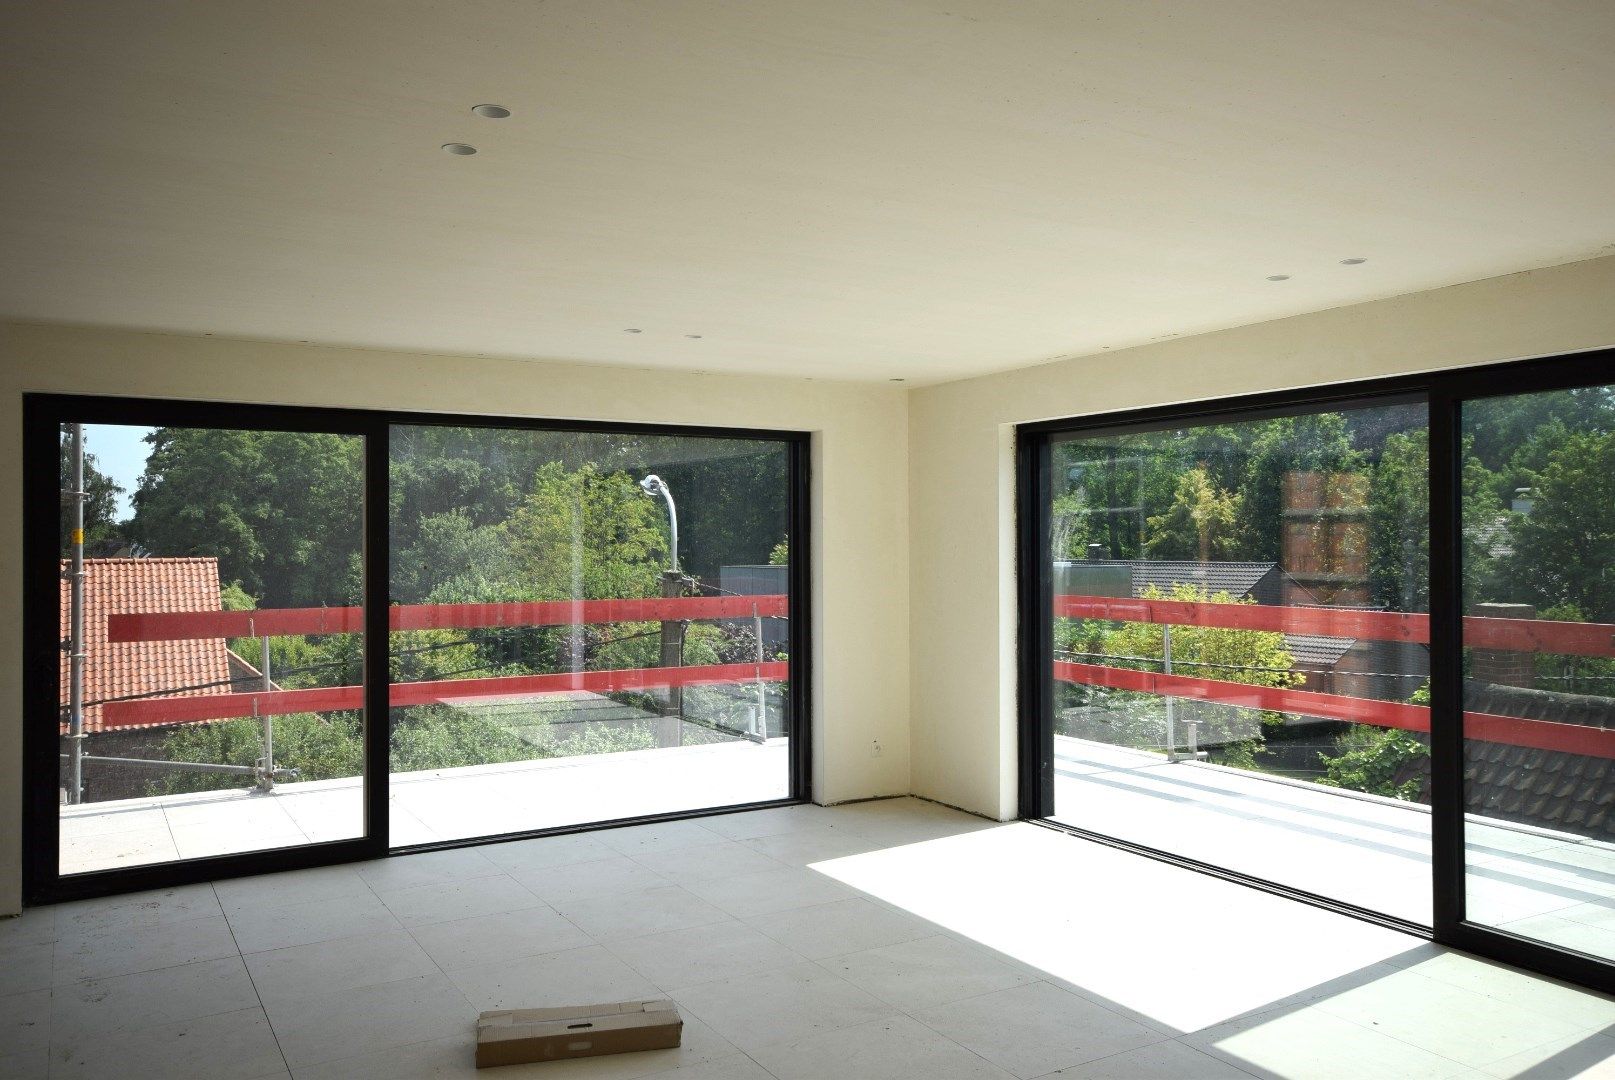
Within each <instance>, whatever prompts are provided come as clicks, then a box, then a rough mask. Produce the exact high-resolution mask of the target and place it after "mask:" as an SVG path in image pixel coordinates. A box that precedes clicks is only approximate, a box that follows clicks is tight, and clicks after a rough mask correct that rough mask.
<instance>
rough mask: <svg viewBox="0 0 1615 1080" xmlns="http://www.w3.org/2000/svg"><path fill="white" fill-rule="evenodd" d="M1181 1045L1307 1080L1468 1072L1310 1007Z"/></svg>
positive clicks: (1410, 1079)
mask: <svg viewBox="0 0 1615 1080" xmlns="http://www.w3.org/2000/svg"><path fill="white" fill-rule="evenodd" d="M1183 1041H1184V1042H1186V1043H1188V1044H1189V1045H1190V1046H1193V1047H1194V1048H1195V1049H1197V1050H1202V1051H1204V1052H1206V1053H1208V1054H1211V1055H1213V1056H1215V1057H1218V1058H1221V1059H1222V1060H1224V1061H1226V1062H1228V1063H1229V1064H1231V1065H1235V1066H1238V1067H1239V1068H1241V1069H1244V1070H1245V1071H1247V1072H1252V1073H1255V1074H1256V1075H1258V1076H1266V1077H1306V1078H1307V1080H1371V1078H1377V1077H1396V1078H1397V1080H1444V1078H1448V1077H1458V1076H1464V1075H1467V1074H1469V1073H1471V1072H1473V1070H1472V1069H1470V1068H1469V1067H1468V1066H1466V1065H1463V1064H1461V1063H1460V1062H1457V1061H1454V1060H1453V1059H1451V1058H1447V1057H1442V1056H1440V1055H1439V1054H1433V1053H1431V1052H1430V1051H1428V1050H1422V1049H1420V1048H1419V1047H1417V1046H1413V1045H1412V1044H1410V1043H1405V1042H1402V1041H1401V1040H1400V1039H1393V1038H1391V1037H1390V1036H1389V1035H1382V1034H1380V1033H1379V1032H1377V1031H1374V1030H1372V1029H1371V1028H1366V1027H1363V1026H1361V1025H1360V1024H1354V1023H1352V1022H1351V1021H1349V1020H1343V1019H1341V1018H1340V1017H1338V1016H1334V1015H1332V1014H1330V1013H1326V1012H1323V1011H1321V1010H1319V1009H1313V1008H1305V1007H1303V1008H1299V1009H1297V1010H1294V1011H1281V1012H1274V1013H1262V1014H1260V1015H1257V1016H1247V1017H1242V1018H1240V1019H1238V1020H1233V1021H1230V1022H1229V1023H1226V1024H1219V1025H1217V1026H1216V1027H1214V1028H1210V1029H1208V1030H1206V1031H1199V1032H1195V1033H1194V1034H1192V1035H1189V1036H1187V1037H1185V1038H1184V1040H1183Z"/></svg>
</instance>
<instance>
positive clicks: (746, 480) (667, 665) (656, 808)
mask: <svg viewBox="0 0 1615 1080" xmlns="http://www.w3.org/2000/svg"><path fill="white" fill-rule="evenodd" d="M24 412H25V423H24V427H25V434H24V443H25V476H26V491H25V501H26V506H27V507H28V513H27V515H26V517H25V529H24V532H25V549H26V550H25V553H24V562H25V564H26V566H27V568H28V578H27V585H26V589H25V605H24V622H25V640H26V643H27V644H26V649H27V660H26V663H27V671H28V678H27V682H26V689H25V695H26V700H25V709H26V717H27V719H26V723H25V725H24V740H25V746H24V753H25V758H26V760H27V772H26V775H27V777H28V782H27V783H28V786H27V790H26V792H25V808H26V813H25V864H26V893H27V896H28V899H29V900H30V901H31V902H40V901H45V900H54V899H65V898H69V897H77V896H90V895H98V894H104V893H111V892H121V891H128V890H130V889H137V888H151V887H159V886H167V885H172V884H178V883H181V882H186V881H201V880H207V879H210V878H217V877H226V876H232V875H237V874H246V873H258V872H262V871H265V870H273V869H285V868H292V867H299V866H313V865H318V864H322V863H331V862H338V861H342V860H348V859H355V858H373V857H376V856H379V855H384V854H386V853H387V852H388V851H389V850H399V849H406V848H414V847H419V846H425V845H444V844H457V843H466V842H471V841H476V840H483V839H489V838H498V837H509V836H513V835H532V834H537V833H541V832H544V831H551V830H564V829H575V828H578V827H582V826H589V825H597V824H602V823H613V822H625V821H645V820H654V819H658V818H664V817H674V816H681V815H688V814H692V813H701V812H707V811H711V810H715V809H720V808H729V807H740V806H755V805H759V804H771V803H779V802H783V801H789V800H794V799H800V798H804V797H806V795H807V792H808V771H807V770H808V762H807V754H806V748H807V740H806V739H805V738H804V732H805V730H806V728H805V724H806V715H807V686H808V680H807V678H806V671H807V663H808V655H809V644H810V637H809V635H808V632H807V626H806V622H805V619H804V616H803V612H804V611H805V608H806V605H805V603H804V597H805V596H806V593H807V584H806V583H807V566H806V563H807V542H808V541H807V533H806V518H807V511H806V508H807V505H808V502H807V440H806V437H805V436H802V435H799V434H794V433H784V434H773V433H768V432H748V431H730V430H723V429H679V428H649V427H635V426H607V425H582V424H575V423H572V424H557V423H546V422H539V421H530V422H514V421H495V420H488V419H485V418H478V417H444V416H437V415H422V414H388V413H377V412H358V411H338V410H324V409H298V408H282V407H258V406H242V405H215V404H197V403H181V402H155V401H145V400H137V399H113V398H80V397H66V396H56V395H29V396H28V397H27V398H25V408H24ZM58 508H59V512H58ZM383 718H385V721H386V722H385V723H381V722H378V721H381V720H382V719H383Z"/></svg>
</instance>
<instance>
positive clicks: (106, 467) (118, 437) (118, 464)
mask: <svg viewBox="0 0 1615 1080" xmlns="http://www.w3.org/2000/svg"><path fill="white" fill-rule="evenodd" d="M151 430H152V429H151V428H149V427H126V426H124V425H121V424H85V425H84V452H85V453H87V454H93V455H94V456H95V467H96V468H97V469H99V470H101V472H102V473H104V474H105V475H107V476H110V477H112V479H113V480H114V481H115V482H116V483H117V484H118V486H119V487H121V488H123V494H122V495H119V496H118V509H117V513H116V515H115V516H116V518H117V520H119V521H122V520H124V519H125V518H127V517H128V516H129V515H130V514H132V513H133V512H134V507H133V506H132V505H131V504H130V502H129V497H130V496H131V495H133V494H134V493H135V488H137V487H139V486H140V476H141V474H142V473H144V472H145V471H146V455H147V454H149V453H151V447H150V446H148V445H146V444H145V443H144V442H142V441H141V440H142V439H144V438H145V437H146V435H147V433H148V432H150V431H151Z"/></svg>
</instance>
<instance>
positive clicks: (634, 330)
mask: <svg viewBox="0 0 1615 1080" xmlns="http://www.w3.org/2000/svg"><path fill="white" fill-rule="evenodd" d="M623 333H625V334H642V333H644V331H643V330H641V329H639V327H637V326H630V327H629V328H628V329H626V330H624V331H623Z"/></svg>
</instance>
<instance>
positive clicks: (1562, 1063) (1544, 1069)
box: [1480, 1032, 1615, 1080]
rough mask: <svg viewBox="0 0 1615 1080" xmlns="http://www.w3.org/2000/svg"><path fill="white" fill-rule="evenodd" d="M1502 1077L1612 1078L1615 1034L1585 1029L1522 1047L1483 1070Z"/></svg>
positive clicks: (1541, 1079) (1545, 1079)
mask: <svg viewBox="0 0 1615 1080" xmlns="http://www.w3.org/2000/svg"><path fill="white" fill-rule="evenodd" d="M1480 1071H1481V1072H1482V1073H1484V1074H1486V1075H1487V1076H1495V1077H1498V1078H1500V1080H1515V1078H1516V1077H1518V1078H1520V1080H1612V1078H1615V1037H1612V1036H1611V1035H1610V1034H1592V1033H1590V1032H1583V1033H1582V1034H1580V1035H1572V1036H1569V1037H1568V1038H1563V1039H1554V1040H1552V1041H1551V1042H1547V1043H1544V1044H1542V1045H1541V1046H1534V1047H1532V1048H1531V1049H1529V1050H1522V1051H1521V1052H1520V1053H1518V1054H1513V1055H1510V1056H1509V1057H1506V1058H1504V1059H1503V1060H1501V1061H1494V1062H1492V1063H1491V1064H1489V1065H1487V1066H1486V1067H1485V1068H1483V1069H1481V1070H1480Z"/></svg>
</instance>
